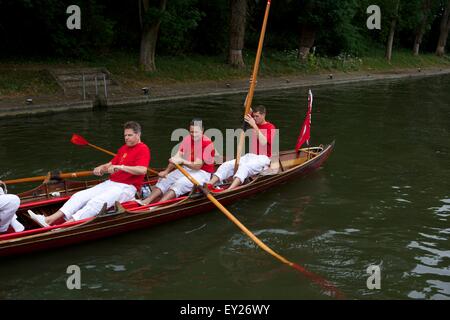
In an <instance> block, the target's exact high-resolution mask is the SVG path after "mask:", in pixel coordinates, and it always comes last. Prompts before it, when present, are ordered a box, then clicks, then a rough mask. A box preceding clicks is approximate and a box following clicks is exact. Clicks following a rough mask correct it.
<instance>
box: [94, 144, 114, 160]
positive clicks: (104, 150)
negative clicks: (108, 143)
mask: <svg viewBox="0 0 450 320" xmlns="http://www.w3.org/2000/svg"><path fill="white" fill-rule="evenodd" d="M88 146H90V147H92V148H94V149H97V150H100V151H102V152H104V153H107V154H109V155H110V156H113V157H115V156H116V154H115V153H113V152H111V151H108V150H106V149H103V148H100V147H99V146H96V145H95V144H91V143H88Z"/></svg>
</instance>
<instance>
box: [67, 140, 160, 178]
mask: <svg viewBox="0 0 450 320" xmlns="http://www.w3.org/2000/svg"><path fill="white" fill-rule="evenodd" d="M70 142H72V143H73V144H76V145H77V146H90V147H92V148H94V149H97V150H100V151H102V152H104V153H107V154H109V155H110V156H113V157H114V156H115V155H116V154H115V153H112V152H111V151H108V150H106V149H103V148H100V147H99V146H96V145H95V144H91V143H89V142H88V141H87V140H86V139H85V138H83V137H82V136H80V135H78V134H75V133H74V134H72V138H71V139H70ZM147 171H148V172H150V173H153V174H158V171H156V170H153V169H152V168H147Z"/></svg>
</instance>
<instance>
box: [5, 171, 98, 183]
mask: <svg viewBox="0 0 450 320" xmlns="http://www.w3.org/2000/svg"><path fill="white" fill-rule="evenodd" d="M92 175H93V172H92V171H79V172H68V173H60V174H58V176H57V177H58V178H61V179H67V178H78V177H87V176H92ZM48 178H49V176H48V175H47V176H37V177H29V178H21V179H13V180H4V181H3V182H4V183H5V184H15V183H25V182H36V181H43V180H45V179H48Z"/></svg>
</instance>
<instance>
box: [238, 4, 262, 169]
mask: <svg viewBox="0 0 450 320" xmlns="http://www.w3.org/2000/svg"><path fill="white" fill-rule="evenodd" d="M269 10H270V0H267V5H266V11H265V13H264V20H263V24H262V27H261V34H260V36H259V43H258V50H257V51H256V57H255V65H254V66H253V74H252V78H251V83H250V88H249V90H248V94H247V98H246V99H245V111H244V118H245V116H246V115H247V114H248V113H249V112H250V108H251V106H252V101H253V94H254V93H255V87H256V79H257V77H258V70H259V61H260V60H261V54H262V47H263V43H264V36H265V34H266V27H267V19H268V18H269ZM244 123H245V122H244ZM244 139H245V133H244V131H242V132H241V134H240V136H239V144H238V148H237V151H236V162H235V164H234V172H236V171H237V170H238V168H239V161H240V159H241V153H242V149H243V148H244V142H245V140H244Z"/></svg>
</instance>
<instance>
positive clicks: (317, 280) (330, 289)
mask: <svg viewBox="0 0 450 320" xmlns="http://www.w3.org/2000/svg"><path fill="white" fill-rule="evenodd" d="M175 166H176V167H177V169H178V170H180V172H181V173H182V174H184V175H185V177H186V178H188V179H189V181H191V182H192V183H193V184H194V185H195V186H197V187H199V188H200V189H201V190H202V191H203V193H204V194H205V196H206V197H207V198H208V199H209V201H211V202H212V203H213V204H214V205H215V206H216V207H217V208H218V209H219V210H220V211H222V213H223V214H225V215H226V216H227V218H228V219H230V220H231V221H232V222H233V223H234V224H235V225H237V226H238V228H239V229H241V230H242V231H243V232H244V233H245V234H246V235H247V236H249V237H250V239H252V240H253V241H254V242H255V243H256V244H257V245H258V246H259V247H261V249H263V250H264V251H266V252H267V253H269V254H270V255H272V256H273V257H275V258H276V259H278V260H279V261H281V262H283V263H284V264H287V265H288V266H290V267H292V268H294V269H295V270H297V271H299V272H300V273H302V274H304V275H305V276H306V277H308V278H309V279H310V280H312V281H313V282H315V283H317V284H318V285H320V286H321V287H322V288H323V289H324V290H326V291H328V292H330V293H333V296H334V297H336V298H338V299H342V298H344V295H343V294H342V293H341V292H340V291H339V290H338V289H337V288H336V287H335V286H334V285H333V284H331V283H330V282H328V281H327V280H325V279H323V278H322V277H320V276H319V275H317V274H315V273H313V272H311V271H308V270H307V269H305V268H304V267H302V266H300V265H298V264H296V263H294V262H291V261H289V260H287V259H286V258H284V257H282V256H281V255H279V254H278V253H276V252H275V251H273V250H272V249H270V248H269V247H268V246H267V245H266V244H264V242H262V241H261V240H259V239H258V237H256V236H255V235H254V234H253V233H252V232H251V231H250V230H248V229H247V227H245V226H244V225H243V224H242V223H241V222H240V221H239V220H238V219H237V218H236V217H235V216H234V215H233V214H232V213H231V212H230V211H228V210H227V209H226V208H225V207H224V206H223V205H222V204H221V203H220V202H219V201H217V199H216V198H214V197H213V195H212V194H211V193H210V192H209V190H208V189H207V188H204V187H203V186H201V185H200V183H199V182H198V181H197V180H195V178H194V177H192V176H191V175H190V174H189V173H188V172H187V171H186V170H185V169H184V168H183V167H182V166H180V165H179V164H175Z"/></svg>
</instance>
